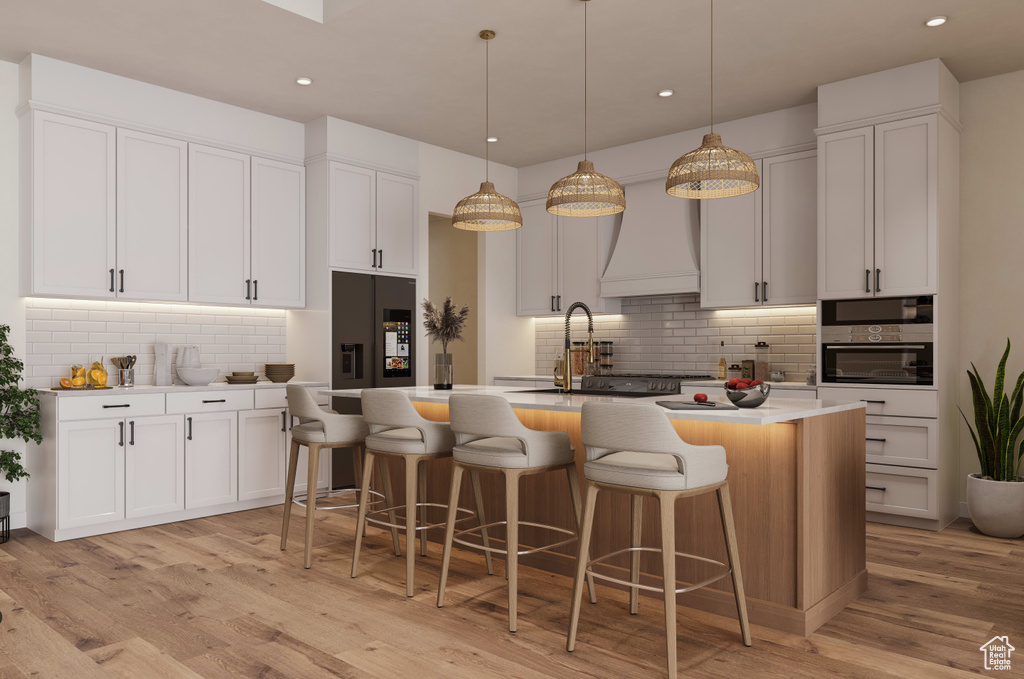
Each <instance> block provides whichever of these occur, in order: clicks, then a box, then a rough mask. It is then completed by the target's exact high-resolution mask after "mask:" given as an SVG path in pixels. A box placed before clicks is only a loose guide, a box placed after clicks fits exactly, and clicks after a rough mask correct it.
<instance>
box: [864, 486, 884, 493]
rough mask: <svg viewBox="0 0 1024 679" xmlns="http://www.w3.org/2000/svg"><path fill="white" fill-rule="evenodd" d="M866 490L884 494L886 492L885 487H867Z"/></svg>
mask: <svg viewBox="0 0 1024 679" xmlns="http://www.w3.org/2000/svg"><path fill="white" fill-rule="evenodd" d="M866 489H867V490H880V491H882V492H883V493H884V492H885V486H867V487H866Z"/></svg>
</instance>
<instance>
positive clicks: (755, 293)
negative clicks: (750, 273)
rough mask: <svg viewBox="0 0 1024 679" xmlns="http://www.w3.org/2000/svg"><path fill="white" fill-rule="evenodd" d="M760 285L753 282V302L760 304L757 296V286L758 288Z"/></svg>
mask: <svg viewBox="0 0 1024 679" xmlns="http://www.w3.org/2000/svg"><path fill="white" fill-rule="evenodd" d="M760 285H761V284H760V283H758V282H757V281H754V301H755V302H760V301H761V299H760V297H759V296H758V286H760Z"/></svg>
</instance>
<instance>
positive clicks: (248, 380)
mask: <svg viewBox="0 0 1024 679" xmlns="http://www.w3.org/2000/svg"><path fill="white" fill-rule="evenodd" d="M259 378H260V376H259V375H257V374H256V373H254V372H233V373H231V374H230V375H225V376H224V379H225V380H226V381H227V383H228V384H256V382H257V380H259Z"/></svg>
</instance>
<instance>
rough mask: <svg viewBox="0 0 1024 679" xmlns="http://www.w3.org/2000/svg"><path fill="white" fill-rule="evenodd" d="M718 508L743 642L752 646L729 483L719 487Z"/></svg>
mask: <svg viewBox="0 0 1024 679" xmlns="http://www.w3.org/2000/svg"><path fill="white" fill-rule="evenodd" d="M717 494H718V509H719V511H720V512H721V514H722V528H723V529H724V530H725V547H726V552H728V555H729V568H731V569H732V589H733V593H734V594H735V596H736V614H737V615H738V617H739V619H740V633H741V634H742V635H743V644H744V645H745V646H750V645H751V641H750V621H749V620H747V599H746V596H745V595H744V593H743V575H742V574H741V573H740V552H739V545H738V544H737V542H736V526H735V525H734V523H733V519H732V500H731V499H730V498H729V484H728V483H725V484H723V485H722V486H720V487H719V488H718V493H717Z"/></svg>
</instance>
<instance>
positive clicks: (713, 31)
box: [711, 0, 715, 134]
mask: <svg viewBox="0 0 1024 679" xmlns="http://www.w3.org/2000/svg"><path fill="white" fill-rule="evenodd" d="M711 132H712V134H714V132H715V0H711Z"/></svg>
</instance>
